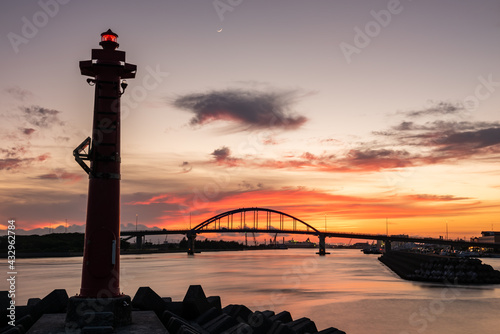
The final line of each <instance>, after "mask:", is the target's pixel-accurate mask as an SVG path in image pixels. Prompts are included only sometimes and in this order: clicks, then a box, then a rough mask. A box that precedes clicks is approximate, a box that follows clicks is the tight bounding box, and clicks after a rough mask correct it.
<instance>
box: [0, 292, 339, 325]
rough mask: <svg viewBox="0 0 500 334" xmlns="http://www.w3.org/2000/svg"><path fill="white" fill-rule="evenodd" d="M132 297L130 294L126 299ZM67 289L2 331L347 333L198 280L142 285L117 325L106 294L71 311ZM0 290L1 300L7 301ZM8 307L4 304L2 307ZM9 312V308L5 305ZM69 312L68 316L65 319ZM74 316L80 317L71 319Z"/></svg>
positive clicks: (23, 309)
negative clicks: (166, 289)
mask: <svg viewBox="0 0 500 334" xmlns="http://www.w3.org/2000/svg"><path fill="white" fill-rule="evenodd" d="M129 301H130V299H129ZM68 302H69V298H68V294H67V293H66V290H63V289H58V290H54V291H52V292H51V293H50V294H49V295H47V296H46V297H45V298H43V299H38V298H32V299H30V300H29V302H28V304H27V305H25V306H18V307H16V309H15V316H14V317H15V318H16V321H15V324H14V325H15V326H12V325H9V324H7V322H6V321H5V319H8V316H9V315H8V314H6V315H5V314H4V317H3V318H4V319H3V323H2V326H3V328H2V329H1V330H0V333H26V332H28V330H29V333H33V334H37V333H48V332H51V333H145V332H148V333H150V334H154V333H177V334H188V333H189V334H197V333H199V334H218V333H226V334H239V333H255V334H260V333H262V334H305V333H310V334H315V333H317V334H345V332H343V331H341V330H339V329H337V328H334V327H329V328H327V329H324V330H321V331H318V329H317V327H316V324H315V323H314V321H312V320H311V319H309V318H306V317H303V318H299V319H295V320H294V319H293V318H292V316H291V314H290V313H289V312H288V311H282V312H280V313H275V312H274V311H271V310H264V311H251V310H250V309H249V308H248V307H246V306H245V305H242V304H230V305H227V306H225V307H224V308H223V307H222V305H221V298H220V297H219V296H210V297H206V295H205V293H204V291H203V289H202V287H201V286H200V285H191V286H190V287H189V289H188V291H187V293H186V295H185V297H184V299H183V300H182V301H172V298H170V297H164V298H162V297H160V296H159V295H158V294H157V293H156V292H154V291H153V290H152V289H151V288H149V287H141V288H139V289H138V290H137V293H136V294H135V296H134V298H133V299H132V303H131V307H132V323H131V324H129V325H126V326H121V327H116V326H117V324H116V319H114V318H113V313H112V312H106V311H104V312H103V309H106V308H107V306H106V303H107V299H106V298H100V299H96V301H95V312H90V313H92V314H90V313H89V312H88V311H87V312H86V313H85V314H82V315H80V316H74V315H73V316H72V317H70V316H69V313H68V314H67V313H66V312H67V310H68ZM8 303H9V298H8V297H7V294H5V292H0V304H2V305H4V304H8ZM6 309H7V308H3V312H4V313H5V312H6V311H5V310H6ZM7 312H8V311H7ZM70 318H71V321H69V320H68V319H70ZM74 322H78V323H74Z"/></svg>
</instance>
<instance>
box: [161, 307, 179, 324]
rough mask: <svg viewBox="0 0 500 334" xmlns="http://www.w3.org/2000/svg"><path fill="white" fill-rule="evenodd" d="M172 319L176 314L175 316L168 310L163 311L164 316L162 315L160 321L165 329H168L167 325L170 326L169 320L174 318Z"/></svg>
mask: <svg viewBox="0 0 500 334" xmlns="http://www.w3.org/2000/svg"><path fill="white" fill-rule="evenodd" d="M172 317H175V314H174V313H172V312H170V311H168V310H165V311H163V314H162V315H161V317H160V321H161V323H162V324H163V326H165V327H166V326H167V324H168V321H169V320H170V318H172Z"/></svg>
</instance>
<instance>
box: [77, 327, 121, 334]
mask: <svg viewBox="0 0 500 334" xmlns="http://www.w3.org/2000/svg"><path fill="white" fill-rule="evenodd" d="M109 333H116V332H115V329H114V328H113V327H112V326H87V327H83V328H82V332H81V334H109Z"/></svg>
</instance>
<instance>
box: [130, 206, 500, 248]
mask: <svg viewBox="0 0 500 334" xmlns="http://www.w3.org/2000/svg"><path fill="white" fill-rule="evenodd" d="M249 212H250V213H251V217H249V219H247V213H249ZM259 213H260V215H259ZM263 213H265V219H262V218H263V217H261V216H262V214H263ZM235 218H236V219H235ZM259 218H260V221H259ZM272 218H275V220H274V221H273V220H272ZM276 218H277V219H276ZM259 224H260V226H259ZM275 225H276V226H275ZM205 233H268V234H275V235H278V234H308V235H315V236H318V238H319V242H318V246H319V252H318V254H319V255H325V254H327V253H326V242H325V240H326V238H349V239H363V240H382V241H384V243H385V245H386V251H388V250H390V249H391V242H414V243H424V244H436V245H449V246H454V247H471V246H473V247H483V248H497V249H499V248H500V244H493V243H484V242H469V241H462V240H449V239H437V238H422V237H406V236H402V235H386V234H366V233H347V232H328V231H320V230H318V229H316V228H315V227H314V226H311V225H309V224H308V223H306V222H304V221H303V220H301V219H299V218H296V217H294V216H292V215H289V214H287V213H284V212H281V211H277V210H272V209H266V208H240V209H235V210H230V211H226V212H224V213H220V214H218V215H215V216H213V217H211V218H209V219H207V220H205V221H204V222H202V223H200V224H198V225H196V226H195V227H193V228H192V229H178V230H175V229H174V230H172V229H168V230H167V229H163V230H139V231H137V230H136V231H122V232H121V233H120V235H121V236H123V237H128V238H124V239H125V240H128V239H130V238H133V237H135V238H136V243H137V245H138V246H139V247H141V245H142V240H143V238H144V236H146V235H164V234H183V235H186V236H187V239H188V254H194V242H195V238H196V235H197V234H205Z"/></svg>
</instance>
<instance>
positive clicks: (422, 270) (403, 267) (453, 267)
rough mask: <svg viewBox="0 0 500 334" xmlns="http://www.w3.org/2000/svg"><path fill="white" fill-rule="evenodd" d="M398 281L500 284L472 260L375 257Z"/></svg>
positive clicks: (398, 254) (497, 275)
mask: <svg viewBox="0 0 500 334" xmlns="http://www.w3.org/2000/svg"><path fill="white" fill-rule="evenodd" d="M379 260H380V262H382V263H383V264H385V265H386V266H387V267H389V268H390V269H391V270H392V271H393V272H395V273H396V274H397V275H398V276H399V277H401V278H403V279H406V280H411V281H422V282H434V283H444V282H448V283H454V284H500V271H498V270H494V269H493V268H492V267H491V266H490V265H487V264H483V263H482V262H481V260H480V259H476V258H456V257H449V256H439V255H433V254H419V253H410V252H403V251H392V252H388V253H385V254H384V255H382V256H381V257H379Z"/></svg>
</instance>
